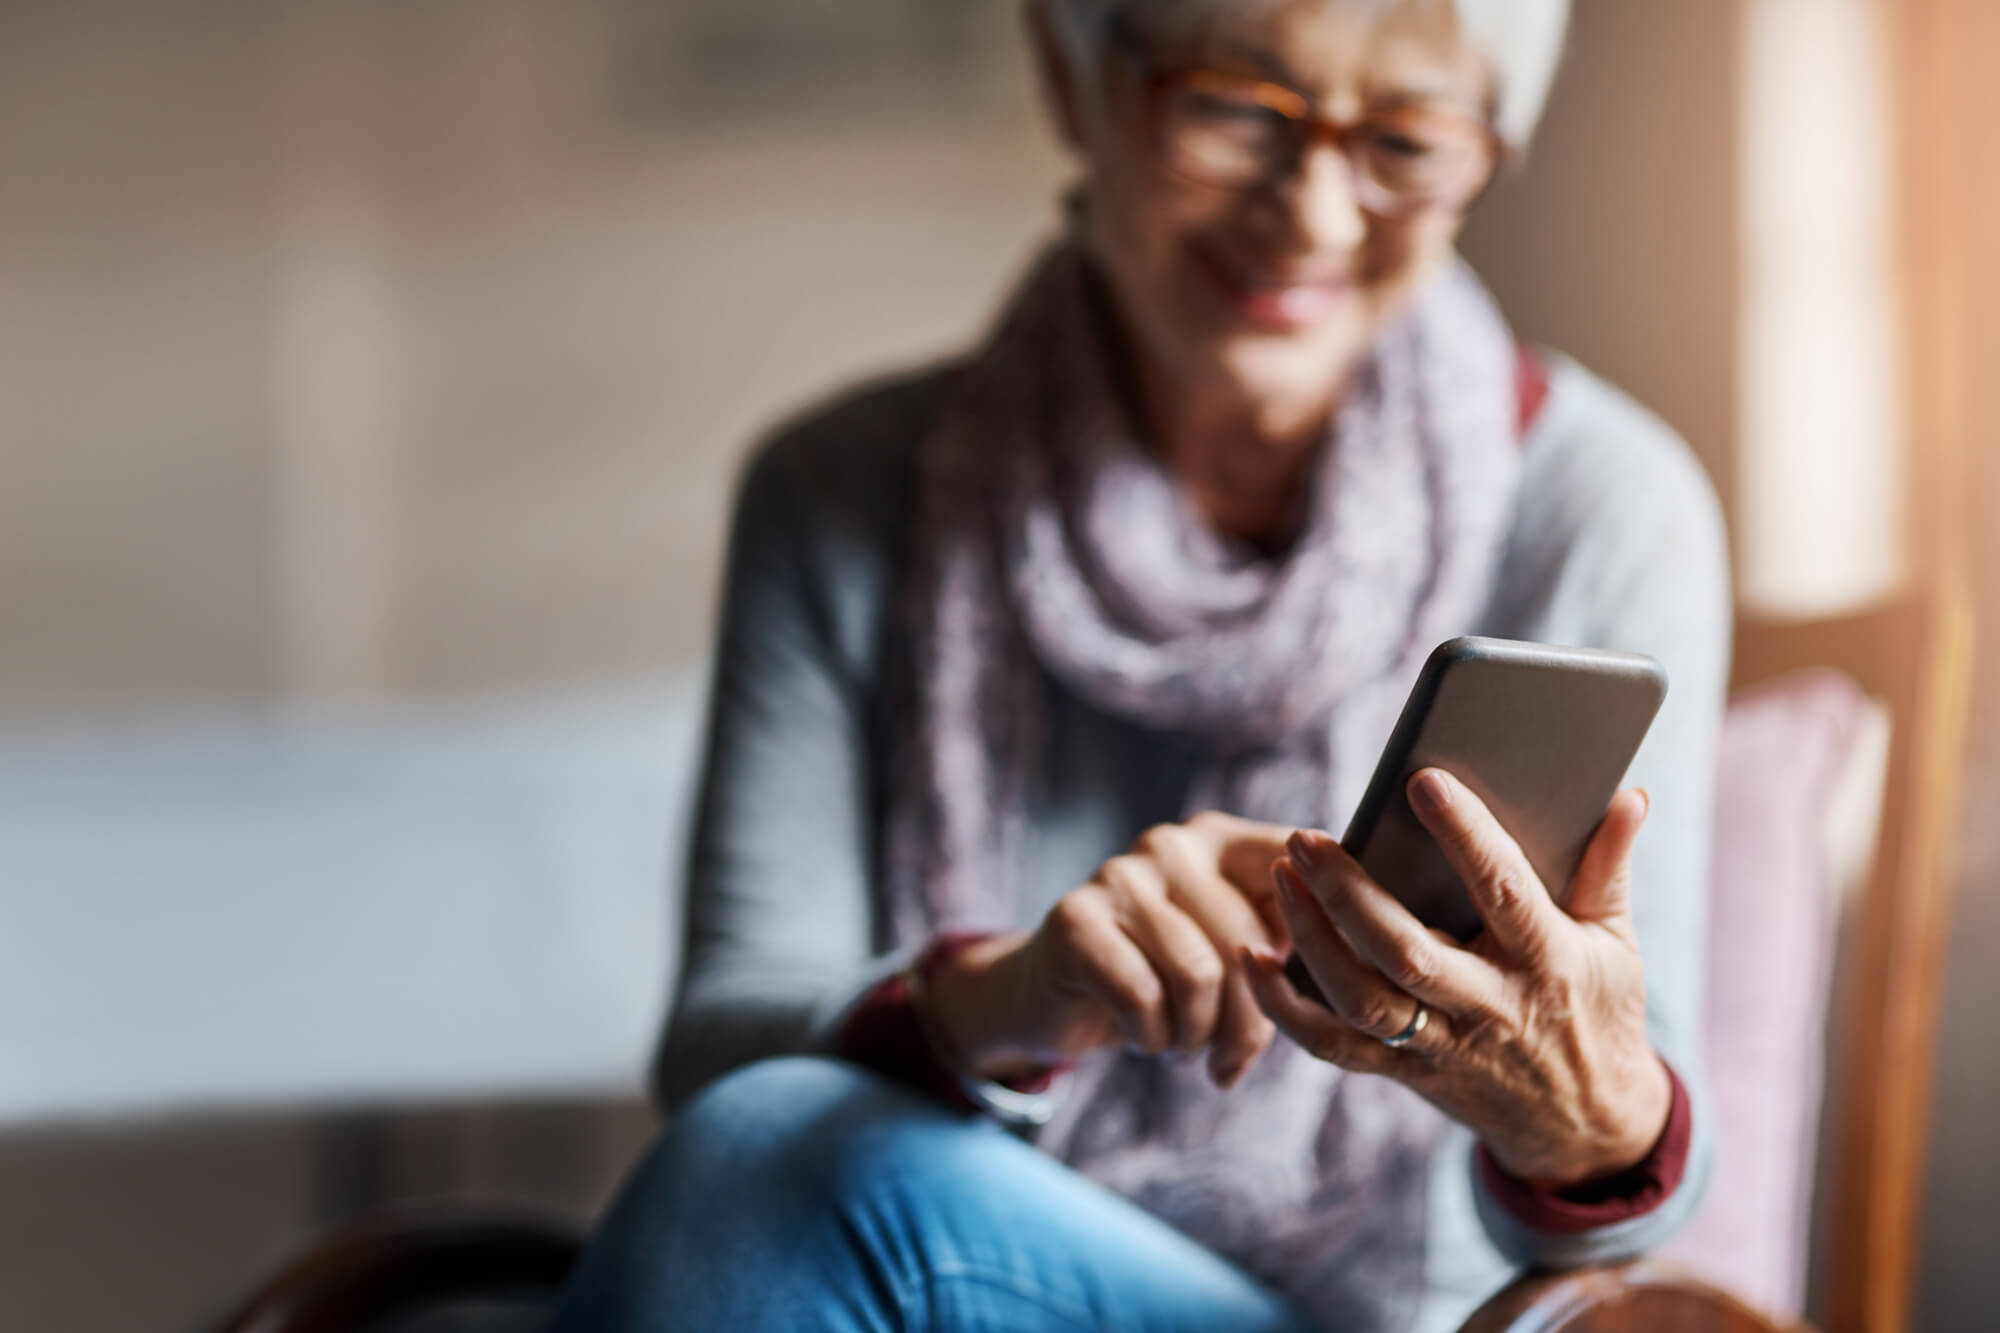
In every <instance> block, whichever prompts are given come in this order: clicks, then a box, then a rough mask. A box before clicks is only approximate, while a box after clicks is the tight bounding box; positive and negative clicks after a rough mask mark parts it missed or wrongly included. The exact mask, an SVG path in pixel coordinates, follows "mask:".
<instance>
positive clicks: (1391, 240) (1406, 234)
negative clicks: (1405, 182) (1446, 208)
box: [1367, 217, 1458, 326]
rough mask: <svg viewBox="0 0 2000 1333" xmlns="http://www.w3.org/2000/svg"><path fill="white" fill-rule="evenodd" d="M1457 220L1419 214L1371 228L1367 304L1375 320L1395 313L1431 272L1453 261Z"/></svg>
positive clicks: (1377, 322) (1375, 321) (1377, 321)
mask: <svg viewBox="0 0 2000 1333" xmlns="http://www.w3.org/2000/svg"><path fill="white" fill-rule="evenodd" d="M1457 240H1458V223H1457V221H1456V220H1455V219H1451V218H1436V217H1420V218H1414V219H1411V220H1409V221H1404V222H1385V223H1380V224H1377V225H1376V226H1375V227H1374V228H1371V231H1370V235H1369V244H1368V262H1367V289H1368V305H1369V307H1370V313H1371V315H1372V317H1373V321H1374V323H1375V324H1376V325H1377V326H1379V325H1380V323H1381V322H1383V321H1385V320H1387V319H1389V318H1391V317H1393V316H1394V315H1395V314H1396V313H1397V312H1398V311H1400V310H1401V309H1402V308H1403V307H1404V306H1405V304H1407V303H1408V301H1409V300H1410V298H1411V297H1412V296H1413V295H1414V294H1415V292H1416V289H1417V288H1418V287H1420V286H1422V285H1423V282H1424V280H1425V279H1426V278H1428V277H1429V276H1430V275H1431V274H1433V273H1436V272H1437V271H1438V270H1439V269H1441V268H1443V267H1444V266H1445V265H1446V264H1448V263H1450V262H1451V256H1452V246H1453V245H1454V244H1455V243H1456V242H1457Z"/></svg>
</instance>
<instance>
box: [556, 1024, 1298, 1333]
mask: <svg viewBox="0 0 2000 1333" xmlns="http://www.w3.org/2000/svg"><path fill="white" fill-rule="evenodd" d="M678 1329H699V1330H702V1331H703V1333H720V1331H721V1330H729V1331H730V1333H755V1331H756V1330H765V1329H770V1330H784V1333H800V1331H803V1330H832V1331H833V1333H861V1331H862V1330H869V1331H870V1333H873V1331H874V1330H929V1329H936V1330H953V1331H954V1333H956V1331H957V1330H966V1331H968V1333H971V1331H974V1330H977V1331H978V1333H988V1331H993V1333H998V1331H999V1330H1006V1331H1007V1333H1027V1331H1028V1330H1044V1329H1049V1330H1072V1329H1074V1330H1092V1331H1093V1333H1094V1331H1095V1330H1102V1329H1128V1330H1140V1329H1146V1330H1152V1329H1160V1330H1180V1329H1188V1330H1195V1329H1200V1330H1203V1331H1204V1333H1215V1331H1217V1330H1244V1331H1245V1333H1250V1331H1255V1333H1267V1331H1268V1333H1279V1331H1282V1333H1304V1330H1305V1329H1306V1324H1305V1323H1304V1321H1303V1320H1302V1319H1301V1318H1300V1317H1299V1316H1298V1315H1297V1314H1295V1313H1294V1312H1292V1311H1291V1310H1290V1309H1289V1308H1288V1307H1287V1306H1286V1305H1285V1304H1284V1302H1283V1301H1281V1300H1280V1299H1279V1298H1278V1297H1277V1296H1276V1295H1274V1294H1272V1293H1271V1292H1270V1291H1269V1290H1267V1289H1266V1288H1264V1287H1262V1286H1260V1285H1258V1284H1257V1283H1256V1282H1255V1281H1253V1280H1252V1279H1251V1278H1250V1277H1249V1276H1248V1275H1246V1274H1244V1273H1243V1272H1242V1271H1241V1270H1239V1269H1237V1268H1235V1267H1233V1266H1231V1265H1230V1264H1229V1263H1227V1262H1226V1261H1224V1260H1223V1259H1221V1258H1220V1257H1218V1256H1217V1255H1215V1254H1214V1253H1212V1252H1210V1251H1209V1250H1206V1249H1204V1248H1202V1247H1201V1246H1200V1245H1198V1244H1196V1243H1195V1242H1194V1241H1192V1240H1190V1239H1188V1238H1187V1237H1186V1236H1184V1235H1182V1234H1181V1233H1180V1232H1178V1231H1175V1230H1174V1229H1173V1228H1171V1227H1169V1226H1167V1225H1166V1224H1165V1223H1163V1222H1161V1221H1160V1220H1159V1219H1158V1218H1155V1217H1153V1216H1152V1215H1151V1214H1149V1213H1147V1212H1145V1211H1143V1210H1142V1209H1140V1208H1138V1207H1136V1206H1134V1205H1133V1204H1131V1203H1128V1202H1126V1201H1125V1200H1124V1199H1121V1198H1119V1197H1118V1196H1116V1195H1114V1194H1112V1193H1111V1192H1109V1191H1108V1190H1105V1189H1103V1188H1101V1187H1100V1186H1098V1185H1096V1184H1093V1183H1092V1182H1091V1181H1089V1180H1086V1179H1085V1178H1084V1177H1082V1176H1080V1175H1078V1174H1077V1173H1076V1172H1074V1171H1071V1170H1069V1169H1068V1168H1067V1167H1064V1166H1063V1165H1061V1164H1060V1163H1058V1162H1056V1161H1054V1160H1053V1159H1052V1158H1050V1157H1048V1156H1047V1155H1045V1154H1043V1153H1040V1152H1037V1151H1036V1150H1035V1149H1034V1148H1032V1147H1029V1146H1028V1145H1027V1144H1024V1143H1022V1142H1020V1141H1019V1140H1017V1139H1015V1138H1013V1137H1012V1136H1010V1135H1008V1134H1007V1133H1005V1132H1004V1131H1002V1130H1001V1129H999V1128H997V1127H996V1126H994V1125H991V1124H987V1123H984V1122H981V1121H978V1120H971V1119H967V1118H965V1117H963V1116H960V1115H957V1114H955V1113H952V1112H949V1111H946V1110H943V1109H941V1108H939V1107H936V1106H934V1105H932V1104H931V1103H930V1102H928V1101H927V1100H925V1099H924V1098H922V1097H920V1096H919V1095H917V1094H916V1093H913V1092H911V1091H909V1090H907V1089H905V1088H902V1087H900V1086H899V1085H897V1084H894V1083H891V1082H888V1081H887V1080H884V1079H881V1078H878V1077H876V1076H875V1075H872V1074H870V1073H867V1072H866V1071H863V1070H861V1069H858V1068H856V1067H854V1066H851V1065H847V1064H843V1063H840V1062H838V1061H834V1060H827V1059H817V1058H811V1057H792V1058H786V1059H779V1060H767V1061H764V1062H762V1063H760V1064H755V1065H751V1066H750V1067H748V1068H746V1069H742V1070H738V1071H737V1072H736V1073H733V1074H731V1075H729V1076H728V1077H726V1078H723V1079H720V1080H718V1081H717V1082H716V1083H714V1084H713V1085H711V1086H710V1087H709V1088H708V1089H707V1090H706V1091H704V1092H703V1093H702V1094H701V1095H700V1096H699V1097H697V1098H696V1099H695V1100H694V1101H693V1102H692V1103H691V1104H690V1105H689V1106H688V1107H687V1109H686V1110H685V1111H684V1112H683V1113H682V1114H681V1115H680V1116H679V1118H678V1119H677V1120H676V1121H675V1122H674V1124H673V1125H672V1126H671V1127H670V1128H669V1129H668V1130H667V1132H666V1133H664V1134H663V1135H662V1136H661V1137H660V1140H659V1142H658V1143H657V1144H655V1145H654V1147H653V1149H652V1150H651V1152H650V1153H649V1154H648V1155H647V1157H646V1158H645V1160H644V1161H643V1162H642V1163H641V1164H640V1166H639V1168H638V1170H637V1171H636V1173H635V1174H634V1175H633V1177H632V1178H631V1180H629V1181H628V1182H627V1183H626V1186H625V1189H624V1192H623V1194H622V1195H621V1196H620V1197H619V1199H618V1201H617V1203H616V1204H615V1205H614V1206H613V1207H612V1209H611V1212H610V1214H609V1216H608V1217H607V1218H606V1220H605V1222H604V1225H603V1227H602V1228H601V1229H600V1231H599V1232H598V1235H597V1236H596V1238H595V1239H594V1240H593V1241H592V1243H591V1246H590V1248H589V1250H588V1251H587V1252H586V1253H585V1255H584V1258H583V1262H582V1264H581V1265H580V1266H579V1268H578V1270H577V1272H576V1275H575V1276H574V1277H573V1278H572V1279H571V1282H570V1285H569V1289H568V1291H567V1292H565V1294H564V1297H563V1304H562V1308H561V1310H560V1312H559V1313H558V1315H557V1317H556V1321H555V1326H554V1333H668V1331H669V1330H678Z"/></svg>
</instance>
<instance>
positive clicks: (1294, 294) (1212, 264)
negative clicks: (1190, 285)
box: [1188, 242, 1354, 332]
mask: <svg viewBox="0 0 2000 1333" xmlns="http://www.w3.org/2000/svg"><path fill="white" fill-rule="evenodd" d="M1188 248H1189V251H1190V252H1191V253H1192V254H1193V256H1194V260H1195V266H1196V267H1197V268H1198V269H1200V270H1201V272H1202V273H1204V274H1205V275H1206V276H1207V277H1208V279H1209V281H1210V282H1211V284H1212V285H1213V286H1214V288H1215V290H1216V292H1217V293H1218V294H1219V295H1220V296H1221V297H1222V299H1223V302H1224V304H1225V305H1227V306H1228V307H1229V308H1230V310H1232V311H1233V312H1234V313H1235V314H1236V315H1237V316H1238V317H1239V318H1240V319H1242V320H1243V321H1244V322H1245V323H1247V324H1251V325H1254V326H1256V327H1259V328H1264V329H1270V330H1273V331H1277V332H1290V331H1293V330H1296V329H1301V328H1305V327H1307V326H1308V325H1312V324H1316V323H1318V322H1319V321H1320V320H1322V319H1324V318H1326V316H1327V315H1329V314H1331V313H1332V312H1333V310H1334V308H1335V307H1336V306H1337V305H1339V303H1340V301H1341V299H1342V298H1343V297H1344V296H1346V295H1347V294H1348V293H1349V292H1350V291H1351V290H1352V289H1353V287H1354V279H1353V278H1352V277H1351V276H1350V275H1349V274H1348V273H1347V272H1346V271H1344V270H1343V271H1341V272H1337V273H1333V272H1324V271H1322V272H1318V273H1312V272H1297V271H1288V270H1278V269H1270V268H1264V267H1261V266H1258V265H1255V264H1251V263H1247V262H1245V261H1243V260H1240V259H1237V258H1236V257H1234V256H1232V255H1230V254H1228V253H1227V252H1225V251H1223V250H1220V249H1217V248H1215V247H1213V246H1209V245H1204V244H1202V243H1200V242H1195V243H1192V244H1190V246H1189V247H1188Z"/></svg>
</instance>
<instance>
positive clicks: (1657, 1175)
mask: <svg viewBox="0 0 2000 1333" xmlns="http://www.w3.org/2000/svg"><path fill="white" fill-rule="evenodd" d="M1660 1063H1661V1064H1662V1065H1663V1066H1665V1067H1666V1071H1667V1079H1668V1081H1669V1082H1670V1083H1672V1084H1673V1097H1674V1099H1673V1106H1672V1108H1671V1109H1670V1110H1669V1111H1668V1112H1667V1126H1666V1128H1665V1129H1663V1130H1661V1131H1660V1137H1659V1141H1658V1142H1656V1143H1655V1144H1654V1145H1653V1150H1652V1151H1651V1152H1649V1153H1647V1154H1646V1156H1645V1159H1644V1160H1642V1161H1640V1162H1639V1163H1638V1164H1637V1165H1634V1166H1631V1167H1627V1168H1626V1169H1625V1170H1623V1171H1620V1172H1618V1173H1617V1174H1615V1175H1609V1176H1602V1177H1599V1178H1598V1179H1596V1180H1586V1181H1584V1182H1582V1183H1581V1184H1576V1185H1566V1186H1564V1187H1562V1188H1561V1189H1553V1188H1549V1187H1547V1186H1541V1185H1531V1184H1529V1183H1528V1182H1527V1181H1525V1180H1522V1179H1521V1178H1520V1177H1519V1176H1516V1175H1512V1174H1510V1173H1509V1172H1508V1171H1507V1169H1506V1168H1505V1167H1503V1166H1501V1165H1500V1162H1499V1160H1498V1159H1497V1158H1495V1157H1494V1156H1493V1154H1492V1152H1491V1151H1490V1150H1489V1149H1488V1148H1487V1146H1486V1145H1485V1144H1484V1143H1482V1144H1480V1145H1479V1147H1478V1149H1477V1151H1476V1153H1475V1157H1476V1160H1477V1162H1478V1166H1477V1170H1478V1172H1479V1179H1480V1182H1481V1183H1482V1184H1483V1185H1485V1187H1486V1190H1487V1192H1488V1193H1489V1194H1491V1195H1492V1196H1493V1198H1494V1199H1495V1200H1497V1201H1498V1202H1499V1204H1500V1205H1501V1207H1503V1208H1505V1209H1506V1210H1507V1211H1508V1212H1510V1213H1512V1214H1513V1215H1514V1217H1515V1219H1516V1220H1517V1221H1519V1222H1520V1223H1521V1224H1522V1225H1524V1226H1529V1227H1533V1228H1534V1229H1535V1230H1537V1231H1544V1232H1548V1233H1549V1234H1551V1235H1556V1236H1574V1235H1578V1234H1580V1233H1582V1232H1585V1231H1591V1230H1594V1229H1596V1228H1598V1227H1605V1226H1610V1225H1611V1224H1612V1223H1614V1222H1623V1221H1626V1220H1627V1219H1629V1218H1634V1217H1638V1216H1640V1215H1642V1214H1644V1213H1650V1212H1652V1211H1653V1210H1654V1209H1655V1208H1657V1207H1659V1206H1660V1204H1661V1203H1662V1202H1664V1201H1665V1200H1666V1198H1667V1197H1668V1196H1669V1195H1671V1194H1672V1193H1673V1192H1674V1191H1675V1190H1676V1189H1678V1188H1679V1187H1680V1183H1681V1177H1682V1176H1684V1175H1685V1174H1687V1159H1688V1145H1689V1144H1690V1142H1691V1141H1692V1140H1693V1137H1694V1107H1693V1104H1692V1103H1691V1102H1690V1101H1689V1100H1688V1094H1687V1088H1686V1087H1685V1086H1683V1085H1682V1083H1681V1079H1680V1075H1678V1074H1676V1073H1675V1072H1674V1069H1673V1066H1672V1065H1668V1064H1667V1062H1666V1061H1664V1060H1662V1061H1661V1062H1660Z"/></svg>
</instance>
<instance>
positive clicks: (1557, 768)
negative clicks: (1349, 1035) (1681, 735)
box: [1286, 637, 1667, 997]
mask: <svg viewBox="0 0 2000 1333" xmlns="http://www.w3.org/2000/svg"><path fill="white" fill-rule="evenodd" d="M1666 692H1667V680H1666V672H1665V670H1664V669H1663V668H1662V667H1661V666H1660V664H1659V663H1658V662H1656V661H1654V660H1653V659H1652V658H1650V657H1643V656H1640V655H1638V654H1634V653H1616V652H1607V651H1603V650H1599V649H1588V648H1566V647H1559V646H1556V645H1552V644H1542V643H1525V642H1518V641H1515V640H1510V639H1490V638H1473V637H1467V638H1458V639H1452V640H1450V641H1449V642H1446V643H1444V644H1441V645H1439V647H1438V648H1437V650H1436V651H1435V652H1433V653H1432V654H1431V656H1430V659H1429V660H1428V661H1426V662H1425V664H1424V668H1423V671H1422V673H1421V674H1420V675H1419V676H1418V678H1417V683H1416V685H1415V686H1414V687H1413V688H1412V689H1411V691H1410V697H1409V700H1408V702H1407V703H1405V704H1404V707H1403V712H1402V715H1401V717H1400V718H1399V719H1398V720H1397V722H1396V727H1395V730H1394V731H1393V732H1391V733H1390V737H1389V741H1388V744H1387V745H1386V746H1384V747H1383V751H1382V756H1381V759H1380V760H1379V761H1378V762H1377V764H1376V766H1375V772H1374V774H1373V776H1372V777H1371V778H1370V779H1369V782H1368V787H1367V789H1366V791H1365V792H1364V793H1363V794H1362V797H1361V802H1360V804H1359V805H1358V806H1357V807H1356V808H1355V812H1354V817H1353V818H1352V819H1351V820H1350V821H1349V822H1348V826H1347V831H1346V833H1345V834H1344V835H1343V836H1342V838H1341V845H1342V846H1343V847H1344V848H1345V849H1346V850H1347V852H1348V854H1349V855H1350V856H1352V857H1354V859H1355V860H1356V861H1358V862H1359V863H1360V865H1361V867H1362V868H1363V869H1364V870H1366V871H1367V872H1368V874H1369V876H1370V877H1371V878H1373V879H1374V880H1375V882H1376V883H1378V884H1380V885H1381V886H1382V887H1383V888H1384V889H1385V890H1387V891H1388V892H1389V893H1390V894H1391V895H1392V896H1394V897H1395V898H1396V899H1398V900H1399V901H1401V902H1402V903H1403V904H1404V905H1405V906H1407V907H1408V908H1409V909H1410V910H1411V912H1412V913H1413V914H1415V916H1416V917H1417V919H1418V920H1419V921H1421V922H1423V923H1424V924H1425V925H1427V926H1430V927H1431V928H1433V929H1436V930H1440V931H1443V932H1444V933H1446V934H1448V935H1450V936H1452V937H1453V938H1455V939H1457V940H1460V941H1465V940H1470V939H1471V938H1472V937H1473V936H1475V935H1477V934H1478V933H1479V932H1480V930H1481V929H1482V928H1483V925H1484V922H1483V921H1482V919H1481V917H1480V915H1479V911H1478V909H1477V908H1476V907H1475V906H1474V905H1473V901H1472V898H1471V896H1470V895H1469V894H1468V893H1467V891H1466V888H1465V885H1464V883H1463V882H1462V881H1461V880H1460V879H1459V877H1458V874H1457V872H1456V871H1454V870H1453V869H1452V867H1451V864H1450V863H1449V862H1448V861H1447V860H1446V859H1445V856H1444V854H1443V852H1442V851H1440V850H1439V848H1438V846H1437V843H1436V840H1435V839H1433V838H1432V837H1431V835H1430V833H1429V832H1428V831H1427V830H1426V829H1425V828H1424V826H1423V824H1422V823H1421V822H1420V821H1419V820H1418V819H1417V816H1416V812H1415V811H1413V810H1412V809H1411V808H1410V803H1409V797H1408V794H1407V788H1408V785H1409V781H1410V779H1411V778H1412V777H1413V776H1414V775H1415V774H1416V773H1417V772H1418V771H1419V770H1421V769H1425V768H1441V769H1444V770H1445V771H1446V772H1448V773H1450V774H1452V776H1454V777H1456V778H1457V779H1458V780H1459V781H1460V782H1462V783H1464V784H1465V785H1466V787H1468V788H1470V789H1471V790H1472V791H1473V792H1474V793H1475V794H1476V795H1477V796H1478V797H1479V799H1480V800H1481V801H1483V802H1484V803H1485V804H1486V806H1487V808H1488V809H1489V810H1491V811H1492V813H1493V815H1494V816H1495V817H1496V818H1497V819H1498V821H1499V823H1500V825H1501V827H1502V828H1504V829H1506V830H1507V832H1508V833H1509V834H1511V835H1512V836H1513V838H1514V840H1515V841H1516V842H1517V843H1519V844H1520V847H1521V850H1522V852H1523V854H1524V855H1525V856H1526V857H1527V860H1528V862H1529V863H1530V864H1531V865H1532V866H1533V867H1534V870H1535V872H1536V874H1537V875H1538V876H1539V877H1540V878H1541V881H1542V883H1543V884H1544V885H1546V886H1547V888H1548V891H1549V893H1550V894H1551V895H1552V896H1554V898H1555V899H1556V901H1557V902H1558V903H1561V902H1562V901H1563V900H1564V898H1565V897H1566V895H1567V893H1568V889H1569V883H1570V880H1571V878H1572V876H1574V874H1575V872H1576V867H1577V863H1578V862H1579V861H1580V860H1581V858H1582V856H1583V852H1584V848H1585V847H1586V846H1587V845H1588V843H1589V841H1590V837H1591V834H1592V833H1593V832H1594V831H1595V829H1596V828H1597V825H1598V822H1599V821H1600V820H1601V819H1602V818H1603V817H1604V812H1605V810H1606V808H1607V807H1608V806H1609V804H1610V801H1611V797H1612V795H1613V794H1614V793H1615V792H1616V791H1617V790H1618V785H1619V783H1620V781H1621V780H1622V779H1623V777H1624V775H1625V772H1626V770H1627V769H1628V768H1629V767H1630V766H1631V763H1632V759H1633V757H1634V755H1636V754H1637V752H1638V749H1639V746H1640V743H1641V742H1642V741H1644V740H1645V737H1646V733H1647V731H1648V730H1649V728H1650V727H1651V725H1652V721H1653V718H1654V716H1655V715H1656V714H1657V713H1658V712H1659V708H1660V704H1661V703H1662V702H1663V701H1664V699H1665V698H1666ZM1286 973H1287V975H1289V976H1290V977H1291V978H1292V980H1293V983H1294V984H1295V985H1297V986H1298V987H1299V989H1300V990H1301V991H1303V992H1304V993H1306V994H1308V995H1313V996H1315V997H1317V995H1318V990H1317V987H1315V986H1314V985H1313V983H1312V979H1311V977H1310V976H1309V975H1308V974H1307V972H1306V970H1305V968H1304V967H1303V966H1302V965H1301V964H1300V962H1299V959H1298V957H1297V955H1296V954H1295V955H1293V957H1292V958H1291V959H1290V961H1289V962H1288V963H1287V965H1286Z"/></svg>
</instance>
